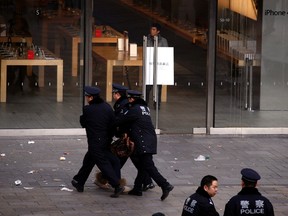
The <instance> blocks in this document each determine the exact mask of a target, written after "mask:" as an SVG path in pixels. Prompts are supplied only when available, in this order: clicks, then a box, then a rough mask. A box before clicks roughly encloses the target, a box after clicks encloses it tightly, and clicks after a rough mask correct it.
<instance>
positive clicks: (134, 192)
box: [128, 188, 142, 196]
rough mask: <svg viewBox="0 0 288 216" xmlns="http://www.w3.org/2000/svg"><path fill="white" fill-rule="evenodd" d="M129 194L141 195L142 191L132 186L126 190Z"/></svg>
mask: <svg viewBox="0 0 288 216" xmlns="http://www.w3.org/2000/svg"><path fill="white" fill-rule="evenodd" d="M128 194H129V195H134V196H142V191H138V190H135V189H134V188H133V189H132V190H130V191H129V192H128Z"/></svg>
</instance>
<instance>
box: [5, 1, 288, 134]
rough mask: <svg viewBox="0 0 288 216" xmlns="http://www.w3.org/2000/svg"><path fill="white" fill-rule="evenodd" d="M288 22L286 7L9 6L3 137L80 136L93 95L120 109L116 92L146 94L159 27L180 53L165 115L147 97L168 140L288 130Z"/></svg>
mask: <svg viewBox="0 0 288 216" xmlns="http://www.w3.org/2000/svg"><path fill="white" fill-rule="evenodd" d="M287 12H288V5H287V3H286V1H285V0H274V1H261V0H218V2H217V3H215V5H214V4H212V8H211V1H209V0H165V1H164V0H95V1H92V0H91V1H80V0H46V1H43V0H2V1H1V2H0V25H1V26H0V32H1V36H0V39H1V41H0V42H1V45H0V46H1V53H0V54H1V57H0V58H1V90H0V91H1V103H0V109H1V112H0V119H1V120H0V129H39V128H44V129H61V128H80V124H79V115H80V114H81V112H82V106H83V105H84V104H85V101H84V98H83V86H84V85H92V86H98V87H100V88H101V90H102V92H101V96H102V97H103V98H104V99H105V100H106V101H107V102H108V103H110V104H111V106H113V104H114V101H113V99H112V93H111V88H112V83H118V84H122V85H125V86H127V87H129V88H130V89H134V90H139V91H142V89H143V71H144V74H147V73H148V72H147V68H146V69H145V68H144V70H143V67H142V66H143V61H142V54H143V53H142V50H143V38H144V36H148V34H149V32H150V30H149V29H150V27H151V25H152V23H159V24H160V25H161V31H160V34H161V36H162V37H165V38H166V39H167V41H168V45H169V47H173V53H174V56H173V57H174V61H173V79H174V80H173V83H172V84H171V83H170V84H169V85H162V86H161V89H162V93H161V103H160V106H159V107H158V108H159V109H157V107H154V102H153V100H154V97H153V93H152V91H151V92H150V94H149V97H147V95H146V98H147V102H148V104H149V107H150V110H151V117H152V119H153V122H154V124H155V127H156V128H157V129H160V131H161V133H193V132H195V131H196V130H199V131H203V130H202V129H205V128H206V127H208V126H209V127H214V128H231V127H232V128H233V127H237V128H246V127H253V128H263V127H287V126H288V117H287V115H286V114H287V110H288V100H287V99H286V97H285V96H286V93H287V87H288V80H287V77H286V73H285V72H286V70H287V69H286V67H287V62H288V61H287V51H286V50H287V48H286V42H285V39H286V38H287V37H286V36H287V31H286V28H287V27H286V26H287V25H286V23H287V21H286V19H287ZM214 36H215V37H214ZM119 38H128V39H129V43H130V44H134V45H137V56H133V55H132V54H131V52H132V48H131V49H130V50H129V51H128V52H125V51H119V49H118V48H119V47H118V45H119V44H118V42H119ZM211 56H213V58H211ZM144 62H145V61H144ZM144 77H145V75H144ZM148 98H149V100H148ZM208 122H209V123H208ZM204 132H205V130H204Z"/></svg>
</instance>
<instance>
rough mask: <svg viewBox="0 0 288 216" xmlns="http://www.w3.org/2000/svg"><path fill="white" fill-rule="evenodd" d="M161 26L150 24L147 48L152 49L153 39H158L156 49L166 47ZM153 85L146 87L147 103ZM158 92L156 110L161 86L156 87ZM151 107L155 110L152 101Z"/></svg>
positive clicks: (159, 100) (154, 103)
mask: <svg viewBox="0 0 288 216" xmlns="http://www.w3.org/2000/svg"><path fill="white" fill-rule="evenodd" d="M160 31H161V25H160V24H159V23H152V25H151V27H150V34H149V35H148V37H147V47H154V41H155V37H156V36H157V37H158V47H168V41H167V39H166V38H164V37H162V35H161V34H160ZM152 88H153V85H146V101H147V103H149V96H150V92H151V89H152ZM157 91H158V109H160V105H161V94H162V85H157ZM153 106H154V108H156V102H155V101H153Z"/></svg>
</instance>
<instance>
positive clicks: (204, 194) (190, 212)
mask: <svg viewBox="0 0 288 216" xmlns="http://www.w3.org/2000/svg"><path fill="white" fill-rule="evenodd" d="M217 191H218V180H217V178H216V177H215V176H212V175H206V176H204V177H203V178H202V180H201V183H200V187H198V189H197V190H196V192H195V193H194V194H192V195H191V196H189V197H188V198H187V199H186V200H185V202H184V205H183V211H182V216H219V214H218V212H217V211H216V209H215V206H214V203H213V201H212V199H211V198H212V197H214V196H215V195H216V193H217Z"/></svg>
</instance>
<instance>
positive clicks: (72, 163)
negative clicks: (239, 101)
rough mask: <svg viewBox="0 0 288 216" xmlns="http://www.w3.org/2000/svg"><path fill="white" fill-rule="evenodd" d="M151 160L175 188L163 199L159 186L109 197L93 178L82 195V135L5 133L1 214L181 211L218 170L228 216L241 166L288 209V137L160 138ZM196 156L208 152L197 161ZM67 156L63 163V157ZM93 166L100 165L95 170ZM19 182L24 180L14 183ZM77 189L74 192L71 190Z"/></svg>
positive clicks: (219, 203) (130, 174) (129, 173)
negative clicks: (77, 178)
mask: <svg viewBox="0 0 288 216" xmlns="http://www.w3.org/2000/svg"><path fill="white" fill-rule="evenodd" d="M158 141H159V144H158V154H157V155H156V156H155V157H154V161H155V163H156V165H157V167H158V168H159V170H160V172H161V173H162V174H163V175H164V176H165V177H167V179H168V180H169V182H171V183H172V184H173V185H174V186H175V188H174V190H173V191H172V192H171V194H170V195H169V197H168V198H167V199H166V200H165V201H163V202H162V201H161V200H160V196H161V189H160V188H159V187H156V188H155V189H153V190H150V191H147V192H145V193H144V194H143V196H142V197H134V196H129V195H121V196H120V197H119V198H117V199H115V198H110V194H111V193H112V191H104V190H102V189H99V188H97V186H95V185H94V184H93V180H94V173H95V172H93V173H92V174H91V175H90V178H89V179H88V181H87V183H86V185H85V189H84V190H85V191H84V193H78V192H76V191H75V190H74V188H73V187H72V186H71V183H70V182H71V179H72V177H73V176H74V174H75V173H76V172H77V171H78V169H79V168H80V166H81V163H82V159H83V156H84V154H85V153H86V150H87V142H86V137H85V136H69V137H67V136H42V137H41V136H32V137H17V136H16V137H3V136H2V137H0V153H1V156H0V167H1V168H0V215H1V216H2V215H3V216H4V215H5V216H10V215H11V216H16V215H19V216H20V215H21V216H28V215H29V216H30V215H38V216H48V215H49V216H52V215H53V216H56V215H81V216H86V215H87V216H90V215H91V216H92V215H93V216H97V215H99V216H100V215H101V216H112V215H113V216H120V215H125V216H132V215H133V216H140V215H141V216H151V215H152V214H153V213H155V212H163V213H165V215H167V216H177V215H181V212H182V205H183V202H184V200H185V198H186V197H187V196H189V195H190V194H191V193H194V191H195V190H196V188H197V186H198V184H199V182H200V180H201V178H202V177H203V176H204V175H207V174H212V175H215V176H216V177H217V178H218V180H219V192H218V194H217V195H216V196H215V197H214V198H213V200H214V202H215V205H216V207H217V210H218V211H219V213H220V215H223V211H224V206H225V203H226V202H227V201H228V200H229V198H230V197H231V196H233V195H234V194H236V193H237V192H238V191H239V190H240V178H241V176H240V170H241V169H242V168H244V167H251V168H254V169H256V170H257V171H258V172H259V173H260V175H261V176H262V179H261V180H260V185H259V190H260V192H261V193H262V194H263V195H265V196H266V197H267V198H269V199H270V201H271V202H272V204H273V205H274V209H275V215H276V216H287V214H288V206H287V203H288V187H287V186H288V156H287V154H288V139H287V137H286V136H265V135H264V136H263V135H261V136H259V135H258V136H206V135H160V136H159V137H158ZM199 155H204V156H207V157H209V159H208V160H206V161H195V160H194V159H195V158H197V157H198V156H199ZM60 157H65V160H60ZM95 170H96V168H95ZM122 175H123V177H125V178H126V179H127V182H128V185H129V186H132V185H133V180H134V177H135V175H136V169H135V168H134V167H133V165H132V163H131V162H130V161H128V162H127V164H126V165H125V167H124V168H123V170H122ZM16 180H20V181H21V183H22V184H21V185H18V186H17V185H16V184H15V181H16ZM71 190H73V191H71Z"/></svg>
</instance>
